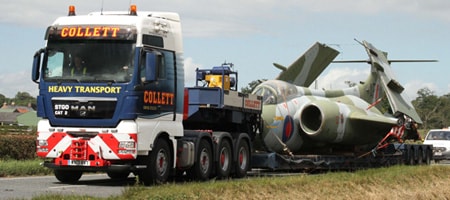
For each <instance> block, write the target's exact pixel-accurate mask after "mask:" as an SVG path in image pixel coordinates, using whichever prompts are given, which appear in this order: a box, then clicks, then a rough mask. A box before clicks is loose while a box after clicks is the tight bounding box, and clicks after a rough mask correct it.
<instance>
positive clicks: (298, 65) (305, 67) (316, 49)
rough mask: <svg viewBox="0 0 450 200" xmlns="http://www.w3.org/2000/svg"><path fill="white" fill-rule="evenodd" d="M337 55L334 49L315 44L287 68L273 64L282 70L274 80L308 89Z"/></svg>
mask: <svg viewBox="0 0 450 200" xmlns="http://www.w3.org/2000/svg"><path fill="white" fill-rule="evenodd" d="M338 54H339V52H338V51H336V50H335V49H333V48H331V47H328V46H327V45H325V44H321V43H318V42H316V43H315V44H314V45H313V46H312V47H310V48H309V49H308V50H307V51H306V52H305V53H304V54H303V55H302V56H300V57H299V58H298V59H297V60H296V61H295V62H293V63H292V64H291V65H290V66H289V67H287V68H286V67H284V66H282V65H280V64H277V63H274V65H275V67H277V68H278V69H281V70H282V72H281V73H280V74H279V75H278V77H277V78H276V79H277V80H283V81H286V82H289V83H292V84H295V85H298V86H304V87H308V86H309V85H311V83H313V82H314V80H316V78H317V77H318V76H319V75H320V74H321V73H322V71H323V70H324V69H325V68H326V67H327V66H328V65H329V64H330V63H331V61H333V59H334V58H335V57H336V56H337V55H338Z"/></svg>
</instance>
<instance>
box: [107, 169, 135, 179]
mask: <svg viewBox="0 0 450 200" xmlns="http://www.w3.org/2000/svg"><path fill="white" fill-rule="evenodd" d="M106 174H107V175H108V177H109V178H111V179H114V180H125V179H127V178H128V176H129V175H130V172H129V171H124V172H106Z"/></svg>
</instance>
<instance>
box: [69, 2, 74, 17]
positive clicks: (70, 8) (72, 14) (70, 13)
mask: <svg viewBox="0 0 450 200" xmlns="http://www.w3.org/2000/svg"><path fill="white" fill-rule="evenodd" d="M69 16H75V6H74V5H70V6H69Z"/></svg>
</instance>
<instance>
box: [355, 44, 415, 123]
mask: <svg viewBox="0 0 450 200" xmlns="http://www.w3.org/2000/svg"><path fill="white" fill-rule="evenodd" d="M361 44H362V45H363V46H364V48H365V49H366V51H367V54H368V55H369V59H370V60H369V63H370V65H371V66H372V70H371V73H372V76H370V77H369V79H368V80H367V81H366V84H365V86H366V87H367V86H368V85H372V84H374V85H372V86H374V88H372V89H371V90H372V100H376V99H377V98H379V97H377V96H380V94H383V92H382V91H384V92H385V94H386V97H387V98H388V100H389V104H390V106H391V109H392V113H393V114H394V116H399V115H401V114H405V115H407V116H409V117H410V118H412V119H413V120H414V121H415V122H417V123H422V120H421V119H420V117H419V115H418V114H417V112H416V110H415V109H414V107H413V105H412V104H411V100H410V99H409V98H408V96H407V95H406V93H405V92H403V90H404V87H403V86H402V85H401V84H400V83H399V82H398V81H397V80H396V78H395V76H394V73H393V72H392V69H391V66H390V62H389V60H388V59H387V53H386V52H383V51H380V50H378V49H376V48H375V47H374V46H373V45H372V44H370V43H368V42H367V41H363V42H362V43H361ZM372 86H370V87H372Z"/></svg>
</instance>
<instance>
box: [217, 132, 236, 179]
mask: <svg viewBox="0 0 450 200" xmlns="http://www.w3.org/2000/svg"><path fill="white" fill-rule="evenodd" d="M232 158H233V156H232V151H231V145H230V142H229V141H228V140H222V141H221V142H220V146H219V163H218V165H217V177H218V178H226V177H228V176H229V175H230V171H231V166H232V164H231V163H232Z"/></svg>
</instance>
